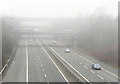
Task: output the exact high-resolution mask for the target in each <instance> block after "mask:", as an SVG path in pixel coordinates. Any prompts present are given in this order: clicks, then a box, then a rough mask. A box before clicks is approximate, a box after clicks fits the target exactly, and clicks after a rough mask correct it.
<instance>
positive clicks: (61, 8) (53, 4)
mask: <svg viewBox="0 0 120 84" xmlns="http://www.w3.org/2000/svg"><path fill="white" fill-rule="evenodd" d="M118 1H120V0H0V14H3V15H8V16H19V17H76V16H78V15H79V14H81V15H88V14H93V13H95V11H96V9H99V8H102V9H105V11H106V13H107V14H110V15H113V16H117V10H118V9H117V4H118Z"/></svg>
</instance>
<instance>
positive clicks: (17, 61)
mask: <svg viewBox="0 0 120 84" xmlns="http://www.w3.org/2000/svg"><path fill="white" fill-rule="evenodd" d="M29 40H30V39H24V40H21V42H20V46H19V48H18V50H17V53H16V56H15V58H14V59H13V62H12V63H11V65H10V67H9V69H8V71H7V73H6V74H5V76H4V77H3V82H66V81H67V80H66V79H65V77H64V75H63V74H62V73H61V72H60V70H59V68H58V67H57V66H56V65H55V64H54V63H53V61H52V60H51V59H50V57H49V56H48V54H47V52H46V51H45V50H44V48H43V47H42V46H41V45H42V44H41V43H40V42H39V40H35V39H31V40H32V41H29Z"/></svg>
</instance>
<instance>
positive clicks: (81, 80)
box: [50, 47, 90, 82]
mask: <svg viewBox="0 0 120 84" xmlns="http://www.w3.org/2000/svg"><path fill="white" fill-rule="evenodd" d="M50 49H51V50H52V51H54V52H55V53H56V54H57V55H58V56H59V57H60V58H61V59H63V58H62V57H61V56H60V55H59V54H58V53H57V52H56V51H55V50H53V49H52V48H51V47H50ZM63 60H64V61H65V62H66V63H67V64H68V65H69V66H70V67H71V68H73V69H74V70H75V71H76V72H77V73H78V74H79V75H80V76H82V77H83V78H84V79H85V80H86V81H87V82H90V81H89V80H88V79H87V78H86V77H84V76H83V75H82V74H81V73H80V72H79V71H77V70H76V69H75V68H74V67H73V66H71V65H70V64H69V63H68V62H67V61H66V60H65V59H63ZM81 81H82V80H81ZM82 82H83V81H82Z"/></svg>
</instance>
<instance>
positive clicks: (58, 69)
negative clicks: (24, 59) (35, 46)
mask: <svg viewBox="0 0 120 84" xmlns="http://www.w3.org/2000/svg"><path fill="white" fill-rule="evenodd" d="M42 49H43V51H44V52H45V53H46V54H47V55H48V57H49V58H50V60H51V61H52V62H53V64H54V65H55V67H56V68H57V69H58V71H59V72H60V73H61V75H62V76H63V78H64V79H65V81H66V82H68V80H67V79H66V77H65V76H64V74H63V73H62V72H61V71H60V69H59V68H58V66H57V65H56V64H55V62H54V61H53V59H52V58H51V57H50V55H49V54H48V53H47V52H46V51H45V49H44V48H42Z"/></svg>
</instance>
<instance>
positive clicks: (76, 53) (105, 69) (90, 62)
mask: <svg viewBox="0 0 120 84" xmlns="http://www.w3.org/2000/svg"><path fill="white" fill-rule="evenodd" d="M72 53H73V54H75V55H78V56H79V57H81V58H82V59H84V60H86V61H88V62H89V63H91V64H93V63H94V62H92V61H90V60H88V59H86V58H84V57H82V56H81V55H79V54H77V53H75V52H73V51H72ZM102 69H103V70H104V71H106V72H107V73H109V74H111V75H113V76H114V77H116V78H118V79H120V78H119V77H118V76H117V75H115V74H113V73H112V72H110V71H108V70H106V69H104V68H102Z"/></svg>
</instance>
